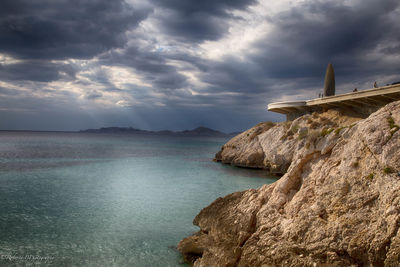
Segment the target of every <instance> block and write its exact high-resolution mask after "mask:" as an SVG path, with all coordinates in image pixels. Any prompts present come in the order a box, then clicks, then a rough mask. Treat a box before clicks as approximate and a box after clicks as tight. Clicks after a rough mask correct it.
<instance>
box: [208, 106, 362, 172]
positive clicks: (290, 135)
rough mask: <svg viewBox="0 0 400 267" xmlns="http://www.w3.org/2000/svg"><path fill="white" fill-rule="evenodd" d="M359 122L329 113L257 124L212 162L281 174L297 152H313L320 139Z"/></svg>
mask: <svg viewBox="0 0 400 267" xmlns="http://www.w3.org/2000/svg"><path fill="white" fill-rule="evenodd" d="M360 119H361V118H360V117H355V116H351V115H348V114H347V115H346V114H341V113H340V112H339V111H336V110H328V111H326V112H323V113H313V114H311V115H304V116H302V117H299V118H297V119H296V120H294V121H288V122H281V123H277V124H274V123H271V122H264V123H260V124H257V125H256V126H255V127H253V128H251V129H249V130H247V131H245V132H243V133H241V134H239V135H237V136H235V137H234V138H232V139H231V140H230V141H229V142H228V143H226V144H225V145H224V146H222V148H221V150H220V151H219V152H218V153H217V154H216V155H215V160H216V161H221V162H223V163H227V164H232V165H235V166H239V167H247V168H262V169H266V170H268V171H269V172H271V173H272V174H278V175H279V174H284V173H285V172H286V171H287V169H288V168H289V166H290V164H291V163H292V160H293V158H294V157H296V153H303V152H302V149H303V147H304V146H307V147H308V148H310V149H311V150H312V149H314V148H315V144H316V143H317V140H318V139H321V137H324V136H325V135H327V134H328V133H330V132H331V131H334V130H336V131H340V130H341V129H343V128H345V127H349V126H350V125H352V124H353V123H355V122H356V121H358V120H360Z"/></svg>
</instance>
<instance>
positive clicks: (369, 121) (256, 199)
mask: <svg viewBox="0 0 400 267" xmlns="http://www.w3.org/2000/svg"><path fill="white" fill-rule="evenodd" d="M314 116H319V117H320V118H324V117H326V116H325V115H322V114H320V115H314ZM308 118H309V116H304V117H302V118H299V119H298V120H296V121H297V123H298V124H297V125H298V127H299V128H298V129H297V130H293V131H290V132H292V133H293V134H291V135H288V133H290V132H288V131H289V130H290V129H292V128H293V127H294V126H293V124H294V123H296V121H294V122H292V123H291V124H290V126H289V127H287V126H285V123H281V124H278V125H276V126H274V127H272V128H270V129H267V130H265V131H263V132H262V133H260V134H258V135H257V136H256V137H253V140H255V139H257V142H255V143H254V144H251V146H250V143H252V142H253V140H250V139H251V138H250V135H251V134H252V133H254V130H249V131H247V132H244V133H242V134H241V135H240V136H238V137H235V138H234V139H232V140H231V141H230V143H228V144H229V146H230V147H228V146H227V145H225V146H224V147H225V148H224V149H223V150H222V152H221V155H219V156H220V157H221V160H223V159H225V160H226V159H227V158H228V157H231V158H230V161H231V162H239V163H241V164H245V162H246V161H251V160H250V159H249V157H248V155H249V154H246V155H245V153H244V152H241V153H238V154H233V153H232V154H231V153H230V151H232V150H235V149H237V151H249V152H250V147H251V148H253V149H255V151H263V153H264V157H263V160H262V164H261V161H260V160H259V159H258V158H257V157H256V158H257V160H254V161H251V162H254V163H255V165H254V166H258V164H260V166H261V165H262V166H264V167H265V166H268V165H267V164H270V165H272V164H277V165H278V166H281V168H282V170H284V169H285V168H286V169H287V172H286V173H285V175H284V176H283V177H282V178H281V179H280V180H278V181H277V182H275V183H273V184H269V185H264V186H263V187H261V188H259V189H256V190H255V189H251V190H247V191H244V192H236V193H233V194H230V195H228V196H226V197H224V198H219V199H217V200H215V201H214V202H213V203H212V204H211V205H209V206H208V207H206V208H204V209H203V210H202V211H201V212H200V213H199V214H198V215H197V216H196V218H195V219H194V224H195V225H197V226H199V227H200V230H199V231H198V232H197V233H196V234H194V235H193V236H190V237H188V238H185V239H184V240H182V241H181V242H180V243H179V245H178V249H179V250H180V251H181V252H182V253H183V255H184V257H185V258H186V259H187V260H188V261H191V262H193V263H194V266H197V267H200V266H398V265H399V262H400V231H399V226H400V173H399V172H400V131H399V126H398V125H399V124H400V101H399V102H394V103H391V104H389V105H387V106H385V107H383V108H382V109H380V110H379V111H377V112H375V113H373V114H372V115H370V116H369V117H368V118H366V119H363V120H359V121H358V122H356V123H355V124H354V125H352V124H349V126H348V127H344V128H342V126H341V127H339V125H341V124H339V122H338V121H337V120H335V121H334V120H331V121H332V126H327V127H328V128H325V130H324V131H323V132H322V133H321V130H319V131H320V133H319V135H318V136H314V137H312V138H310V137H309V135H310V129H311V125H310V127H308V128H307V129H308V132H307V135H306V137H304V138H301V137H300V136H302V132H304V131H305V130H304V128H305V127H304V125H305V124H306V125H307V123H308ZM338 119H339V118H338ZM339 120H340V119H339ZM345 122H346V123H347V124H348V123H350V122H349V120H348V119H345ZM310 123H313V122H310ZM321 123H322V122H321ZM334 123H336V125H337V126H336V125H335V124H334ZM328 125H330V124H329V123H328ZM333 125H335V126H333ZM337 127H339V128H337ZM267 128H268V127H267ZM253 129H254V128H253ZM316 129H321V127H319V128H316ZM272 133H274V134H278V135H281V134H283V136H285V137H284V138H283V140H280V138H281V137H279V138H278V139H279V140H280V142H279V143H280V144H281V145H283V146H286V148H285V149H287V150H288V151H289V147H290V146H293V147H294V148H291V150H290V151H291V152H287V153H283V148H280V147H279V146H278V145H276V144H274V142H275V141H276V142H277V139H276V137H274V135H273V134H272ZM247 134H249V135H247ZM266 136H269V137H271V138H275V139H274V141H270V142H269V144H267V140H266V139H265V138H266ZM281 136H282V135H281ZM290 136H292V138H290ZM307 136H308V137H307ZM242 138H245V139H247V140H248V142H249V144H247V145H246V144H245V143H244V142H242V141H241V139H242ZM287 143H289V144H291V145H288V144H287ZM235 144H238V146H239V144H240V147H237V148H233V147H232V145H235ZM256 144H257V145H256ZM260 147H261V148H260ZM267 148H273V149H278V151H281V152H269V151H267V150H266V149H267ZM225 150H227V151H225ZM268 153H270V154H268ZM238 155H239V156H238ZM272 155H276V156H278V155H280V158H279V159H274V158H273V156H272ZM217 156H218V155H217ZM260 158H262V157H260ZM285 164H288V165H289V166H288V167H285V166H284V165H285ZM282 166H283V167H282ZM278 168H279V167H278Z"/></svg>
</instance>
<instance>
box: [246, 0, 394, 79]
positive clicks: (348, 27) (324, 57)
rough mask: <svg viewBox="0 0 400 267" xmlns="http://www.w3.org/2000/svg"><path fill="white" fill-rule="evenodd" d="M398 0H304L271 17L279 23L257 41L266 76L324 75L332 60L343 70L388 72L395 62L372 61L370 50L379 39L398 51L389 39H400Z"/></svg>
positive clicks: (256, 57)
mask: <svg viewBox="0 0 400 267" xmlns="http://www.w3.org/2000/svg"><path fill="white" fill-rule="evenodd" d="M399 5H400V2H399V1H397V0H385V1H372V0H370V1H362V2H361V1H360V2H357V4H356V5H355V6H345V5H344V4H343V3H342V2H335V1H329V2H322V1H309V2H306V3H305V4H303V5H301V6H299V7H296V8H292V9H290V10H289V11H287V12H284V13H281V14H279V15H277V16H275V17H272V18H270V21H271V22H272V23H273V25H274V27H275V29H274V31H273V33H272V34H270V35H268V39H264V40H262V41H260V42H259V43H258V44H257V48H258V52H257V53H256V54H254V55H252V60H254V61H255V62H257V63H258V64H260V65H262V66H263V68H264V70H265V73H264V75H265V76H269V77H275V78H283V79H284V78H296V77H310V76H315V77H316V76H321V74H323V72H324V70H325V69H324V68H325V66H326V65H327V63H328V62H333V63H336V64H335V67H337V68H336V70H337V72H338V73H339V74H340V75H346V74H347V75H354V74H355V72H356V74H358V75H360V74H361V73H362V72H365V71H368V72H369V71H371V69H373V70H374V71H381V72H387V71H389V69H390V68H392V67H393V66H387V65H386V64H379V63H380V62H374V63H375V65H374V66H373V65H372V64H369V65H368V60H369V58H368V54H369V53H370V52H372V51H373V50H374V49H375V48H377V47H378V45H382V46H384V47H387V49H386V50H385V51H386V52H389V53H390V52H395V49H393V48H395V47H396V46H394V47H392V46H391V44H392V43H394V44H398V43H399V42H400V35H399V34H398V32H399V31H400V27H399V25H400V19H399V17H398V16H397V15H396V14H393V11H394V10H395V9H396V8H397V7H398V6H399ZM393 15H394V16H393ZM393 54H395V53H393ZM376 63H378V64H376ZM397 63H398V62H397ZM384 65H386V67H385V66H384ZM382 68H384V69H382ZM386 74H388V73H386Z"/></svg>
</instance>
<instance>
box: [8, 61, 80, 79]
mask: <svg viewBox="0 0 400 267" xmlns="http://www.w3.org/2000/svg"><path fill="white" fill-rule="evenodd" d="M75 73H76V69H75V68H74V67H72V66H71V65H68V64H63V63H60V64H56V63H50V62H47V61H22V62H19V63H13V64H4V65H3V64H0V79H2V80H6V81H24V80H30V81H38V82H51V81H56V80H59V79H60V78H69V79H72V78H74V76H75Z"/></svg>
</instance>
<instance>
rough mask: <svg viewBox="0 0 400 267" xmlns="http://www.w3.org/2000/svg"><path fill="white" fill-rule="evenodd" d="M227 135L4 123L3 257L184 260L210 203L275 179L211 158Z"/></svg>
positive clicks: (0, 143) (79, 261) (107, 262)
mask: <svg viewBox="0 0 400 267" xmlns="http://www.w3.org/2000/svg"><path fill="white" fill-rule="evenodd" d="M226 141H227V139H226V138H188V137H180V138H178V137H166V136H143V135H112V134H82V133H29V132H0V229H1V230H0V265H1V266H3V265H8V264H9V265H15V266H25V265H36V264H37V265H44V266H46V265H49V266H185V264H182V263H181V261H182V260H181V257H180V255H179V253H178V252H177V251H176V250H175V249H174V246H175V245H176V244H177V243H178V242H179V240H181V239H182V238H184V237H185V236H187V235H189V234H190V233H192V232H194V231H196V230H198V228H197V227H195V226H193V225H192V220H193V218H194V216H195V215H196V214H197V213H198V212H199V211H200V210H201V209H202V208H203V207H205V206H207V205H208V204H210V203H211V202H212V201H213V200H214V199H215V198H217V197H219V196H224V195H226V194H229V193H232V192H234V191H239V190H244V189H248V188H257V187H259V186H261V185H263V184H265V183H271V182H273V181H275V179H273V178H266V174H265V173H263V172H261V171H251V170H245V169H239V168H234V167H231V166H227V165H222V164H218V163H214V162H212V161H211V160H212V157H213V156H214V154H215V152H216V151H218V149H219V148H220V146H221V145H223V144H224V143H225V142H226ZM10 256H11V257H12V258H9V257H10ZM29 257H47V258H48V259H47V260H46V259H38V258H37V259H36V260H32V259H27V258H29Z"/></svg>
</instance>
